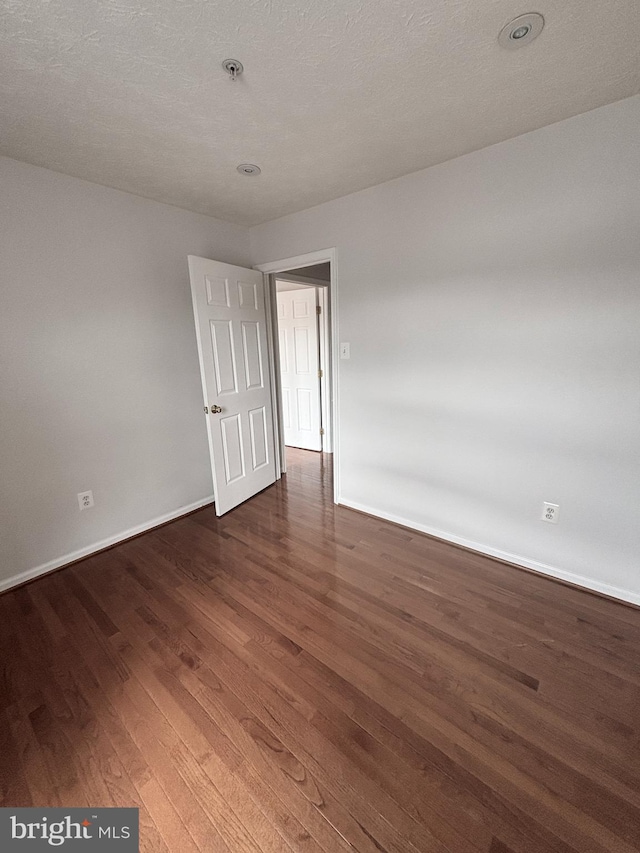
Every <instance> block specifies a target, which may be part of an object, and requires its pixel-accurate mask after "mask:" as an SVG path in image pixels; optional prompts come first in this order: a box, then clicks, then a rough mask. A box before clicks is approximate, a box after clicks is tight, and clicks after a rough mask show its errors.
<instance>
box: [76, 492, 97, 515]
mask: <svg viewBox="0 0 640 853" xmlns="http://www.w3.org/2000/svg"><path fill="white" fill-rule="evenodd" d="M78 504H79V506H80V512H82V510H83V509H90V508H91V507H92V506H93V492H91V491H89V492H78Z"/></svg>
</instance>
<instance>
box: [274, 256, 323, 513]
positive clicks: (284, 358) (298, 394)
mask: <svg viewBox="0 0 640 853" xmlns="http://www.w3.org/2000/svg"><path fill="white" fill-rule="evenodd" d="M334 260H335V259H334V252H333V250H327V251H325V252H317V253H313V254H310V255H306V256H299V257H297V258H291V259H289V262H287V261H281V262H278V263H272V264H265V265H261V266H258V267H257V269H259V270H261V271H262V272H264V273H267V274H268V275H269V292H270V304H271V317H272V324H271V325H272V330H271V331H272V347H271V349H272V352H273V359H274V361H273V368H274V369H273V375H274V379H275V381H274V389H273V390H274V393H273V398H274V402H275V409H276V413H277V417H276V445H277V450H278V451H279V455H280V470H281V472H282V473H283V474H284V473H287V472H288V473H290V474H291V475H293V476H297V474H299V473H301V472H302V471H305V472H307V473H306V475H305V476H308V472H310V471H311V470H314V469H315V468H316V467H318V466H319V471H318V473H319V474H321V476H322V479H323V481H324V482H325V483H327V481H328V483H327V485H329V487H330V488H331V487H333V494H334V502H335V501H336V497H337V483H336V482H335V478H334V477H333V471H334V464H333V462H334V451H335V450H337V448H336V444H337V441H336V439H337V436H336V433H335V422H334V412H335V403H336V387H335V381H334V377H335V367H334V357H333V353H334V352H335V326H336V323H335V319H336V318H335V314H334V311H335V298H333V299H332V297H335V284H336V282H335V269H334V268H333V267H334ZM312 456H313V457H314V458H315V460H316V461H315V462H312V460H311V457H312Z"/></svg>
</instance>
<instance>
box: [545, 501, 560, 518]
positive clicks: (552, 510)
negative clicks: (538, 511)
mask: <svg viewBox="0 0 640 853" xmlns="http://www.w3.org/2000/svg"><path fill="white" fill-rule="evenodd" d="M559 515H560V507H559V505H558V504H549V503H546V501H545V503H543V504H542V516H541V518H542V521H548V522H549V524H557V523H558V516H559Z"/></svg>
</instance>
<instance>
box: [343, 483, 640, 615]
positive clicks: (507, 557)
mask: <svg viewBox="0 0 640 853" xmlns="http://www.w3.org/2000/svg"><path fill="white" fill-rule="evenodd" d="M338 503H339V504H340V506H346V507H349V508H351V509H357V510H359V511H360V512H365V513H367V515H373V516H376V517H377V518H383V519H385V521H393V522H394V523H395V524H401V525H402V526H403V527H409V528H411V529H412V530H419V531H420V532H421V533H426V534H428V535H429V536H434V537H435V538H436V539H443V540H444V541H445V542H452V543H453V544H455V545H461V546H462V547H464V548H468V549H469V550H470V551H477V552H478V553H479V554H484V555H485V556H487V557H495V558H496V559H497V560H504V561H505V562H506V563H513V565H514V566H520V567H522V568H525V569H531V570H532V571H534V572H539V573H540V574H541V575H548V576H549V577H551V578H555V579H556V580H561V581H566V582H567V583H570V584H573V585H574V586H580V587H582V588H583V589H587V590H590V591H591V592H599V593H602V594H603V595H608V596H611V598H618V599H620V601H626V602H628V603H629V604H636V605H639V606H640V595H638V594H637V593H635V592H631V591H630V590H627V589H621V588H620V587H617V586H611V585H610V584H607V583H601V582H600V581H597V580H594V579H593V578H588V577H585V576H584V575H576V574H574V573H573V572H567V571H565V570H564V569H558V568H556V567H555V566H548V565H547V564H546V563H539V562H538V561H537V560H530V559H528V558H527V557H521V556H520V555H519V554H510V553H509V552H508V551H501V550H500V549H499V548H492V547H491V546H489V545H483V544H481V543H480V542H473V541H472V540H470V539H464V538H463V537H462V536H454V535H453V534H452V533H447V532H446V531H444V530H437V529H436V528H434V527H429V525H427V524H418V523H417V522H415V521H411V520H410V519H408V518H402V517H401V516H399V515H394V514H393V513H388V512H382V511H381V510H379V509H375V508H374V507H370V506H365V505H364V504H360V503H357V501H350V500H345V499H344V498H342V497H341V498H340V500H339V501H338Z"/></svg>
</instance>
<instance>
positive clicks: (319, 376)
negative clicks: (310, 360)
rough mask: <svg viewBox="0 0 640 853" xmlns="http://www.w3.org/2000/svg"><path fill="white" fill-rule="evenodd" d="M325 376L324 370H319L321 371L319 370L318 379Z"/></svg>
mask: <svg viewBox="0 0 640 853" xmlns="http://www.w3.org/2000/svg"><path fill="white" fill-rule="evenodd" d="M323 376H324V373H323V371H322V370H319V371H318V379H322V377H323Z"/></svg>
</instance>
